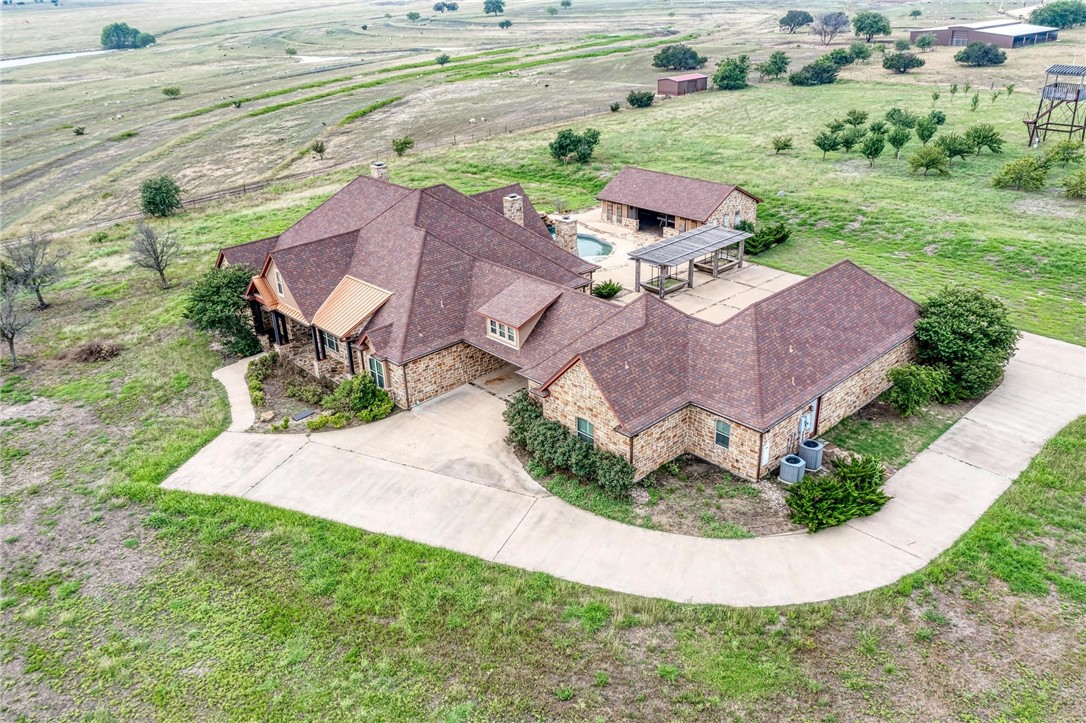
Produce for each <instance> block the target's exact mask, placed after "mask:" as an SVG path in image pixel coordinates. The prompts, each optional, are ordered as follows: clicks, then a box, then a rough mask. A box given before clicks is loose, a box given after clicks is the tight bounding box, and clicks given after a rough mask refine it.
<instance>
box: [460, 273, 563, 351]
mask: <svg viewBox="0 0 1086 723" xmlns="http://www.w3.org/2000/svg"><path fill="white" fill-rule="evenodd" d="M561 293H562V292H561V290H560V289H558V288H556V287H554V286H551V285H549V284H544V283H540V282H536V281H530V280H528V279H520V280H517V281H514V282H513V283H512V284H510V285H509V286H507V287H505V288H504V289H502V290H501V291H500V292H498V293H497V294H496V295H495V296H494V297H492V298H491V299H490V300H489V301H487V302H486V303H485V304H483V305H482V306H480V307H479V309H478V314H479V316H481V317H482V322H483V323H484V324H485V325H486V335H487V337H489V338H491V339H493V340H494V341H497V342H498V343H501V344H505V345H506V346H510V347H513V348H514V349H520V348H521V347H523V345H524V342H525V341H527V339H528V337H529V335H531V333H532V329H534V328H535V325H536V324H537V323H538V322H539V320H540V318H542V316H543V314H544V312H546V310H547V308H548V307H549V306H550V305H551V304H553V303H554V301H555V299H557V298H558V297H559V296H560V295H561Z"/></svg>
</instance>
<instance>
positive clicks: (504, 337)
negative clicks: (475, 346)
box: [487, 319, 517, 347]
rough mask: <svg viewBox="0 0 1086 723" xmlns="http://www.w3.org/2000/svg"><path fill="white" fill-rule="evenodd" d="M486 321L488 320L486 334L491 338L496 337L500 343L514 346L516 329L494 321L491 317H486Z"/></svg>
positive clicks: (515, 343)
mask: <svg viewBox="0 0 1086 723" xmlns="http://www.w3.org/2000/svg"><path fill="white" fill-rule="evenodd" d="M487 321H488V322H489V328H488V330H487V336H489V337H490V338H491V339H497V340H498V341H500V342H501V343H503V344H508V345H509V346H514V347H515V346H516V345H517V330H516V329H514V328H513V327H511V326H506V325H505V324H503V323H501V322H500V321H494V320H493V319H488V320H487Z"/></svg>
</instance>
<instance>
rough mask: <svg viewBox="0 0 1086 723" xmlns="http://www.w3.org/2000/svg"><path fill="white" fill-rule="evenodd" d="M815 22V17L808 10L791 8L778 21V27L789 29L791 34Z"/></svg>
mask: <svg viewBox="0 0 1086 723" xmlns="http://www.w3.org/2000/svg"><path fill="white" fill-rule="evenodd" d="M813 22H814V18H813V17H811V14H810V13H809V12H807V11H806V10H789V11H788V12H786V13H785V14H784V17H783V18H781V19H780V20H778V21H777V27H779V28H781V29H782V30H787V31H788V33H789V34H792V33H794V32H796V30H798V29H799V28H802V27H803V26H805V25H810V24H811V23H813Z"/></svg>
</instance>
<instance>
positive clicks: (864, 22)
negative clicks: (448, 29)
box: [852, 10, 892, 43]
mask: <svg viewBox="0 0 1086 723" xmlns="http://www.w3.org/2000/svg"><path fill="white" fill-rule="evenodd" d="M852 28H853V30H854V31H855V32H856V37H858V38H863V39H864V40H866V41H867V42H869V43H870V42H871V39H872V38H874V37H875V36H876V35H889V34H890V33H891V32H892V31H891V29H890V18H888V17H886V16H885V15H883V14H882V13H877V12H874V11H872V10H864V11H861V12H858V13H856V17H854V18H853V19H852Z"/></svg>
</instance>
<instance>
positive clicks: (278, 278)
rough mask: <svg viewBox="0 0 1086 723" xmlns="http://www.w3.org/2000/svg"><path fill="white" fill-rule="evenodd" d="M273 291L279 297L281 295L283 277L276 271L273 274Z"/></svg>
mask: <svg viewBox="0 0 1086 723" xmlns="http://www.w3.org/2000/svg"><path fill="white" fill-rule="evenodd" d="M275 290H276V292H277V293H278V294H279V295H282V294H283V275H282V274H281V273H279V272H278V271H276V272H275Z"/></svg>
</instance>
